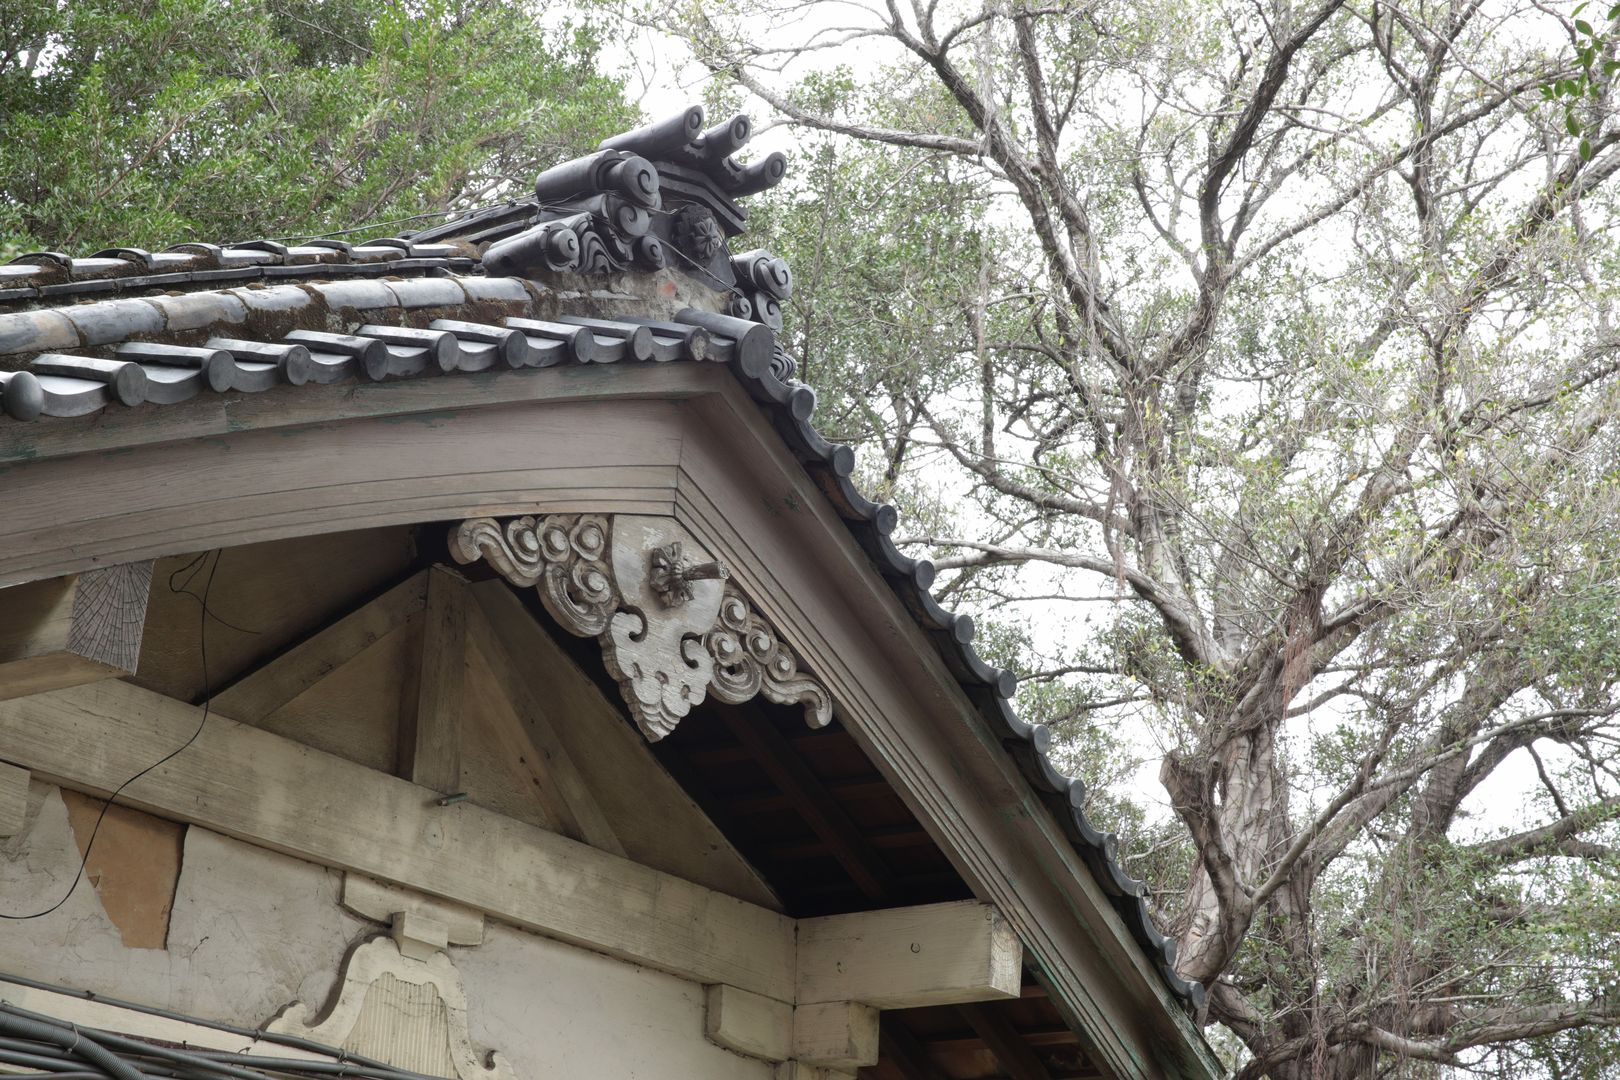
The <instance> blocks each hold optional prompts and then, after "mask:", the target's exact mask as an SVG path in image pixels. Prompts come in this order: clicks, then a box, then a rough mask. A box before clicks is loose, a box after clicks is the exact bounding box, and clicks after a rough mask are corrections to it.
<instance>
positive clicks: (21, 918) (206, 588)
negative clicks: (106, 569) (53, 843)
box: [0, 548, 224, 922]
mask: <svg viewBox="0 0 1620 1080" xmlns="http://www.w3.org/2000/svg"><path fill="white" fill-rule="evenodd" d="M209 554H210V553H209V552H204V553H203V554H202V555H200V556H198V557H197V559H193V560H192V561H191V563H188V564H187V565H186V566H183V567H181V568H180V569H179V570H176V571H175V572H174V573H173V574H170V575H169V591H170V592H173V593H184V594H185V595H186V596H190V597H192V598H193V599H198V598H197V596H196V594H195V593H191V592H187V591H186V590H185V589H176V588H175V587H174V581H175V578H176V577H178V576H179V575H180V574H182V573H184V572H185V571H186V569H187V568H188V567H190V566H194V565H198V562H199V560H201V561H203V562H206V561H207V559H208V555H209ZM212 554H213V556H214V561H213V565H212V566H211V567H210V568H209V570H208V580H207V581H206V582H204V584H203V591H202V597H201V598H200V600H199V601H198V602H199V604H200V607H201V611H199V612H198V614H197V648H198V652H199V654H200V656H201V659H202V677H203V707H202V718H201V719H199V720H198V721H197V730H196V731H193V732H192V733H191V738H189V739H187V740H186V741H185V742H183V743H181V744H180V745H179V746H178V747H176V748H175V749H173V750H171V751H169V753H167V754H165V755H164V756H163V757H161V758H159V759H158V760H157V761H154V762H153V763H152V764H150V765H148V766H147V767H146V768H144V769H142V770H141V771H140V772H138V773H136V774H135V775H134V776H132V777H130V778H129V779H128V780H125V781H124V782H123V783H122V784H119V785H118V787H117V788H115V789H114V790H113V793H112V794H111V795H109V796H107V801H106V802H104V803H102V804H101V813H99V814H97V815H96V823H95V825H94V826H93V827H92V828H91V830H90V840H89V842H88V843H86V844H85V845H84V855H83V857H81V858H80V859H79V869H78V871H77V872H76V873H75V874H74V875H73V882H72V884H70V885H69V886H68V887H67V892H65V893H63V894H62V896H61V898H60V899H58V900H57V901H56V903H54V904H52V905H51V906H50V907H48V908H45V909H43V910H41V911H35V912H31V913H30V914H27V915H14V914H11V913H10V912H5V911H0V919H7V920H10V921H12V922H26V921H27V920H29V919H42V918H44V917H45V916H46V915H49V914H50V913H51V912H53V911H55V910H56V909H57V908H59V907H61V906H62V905H63V904H65V903H67V902H68V898H69V897H70V896H72V895H73V893H74V890H76V889H77V888H78V887H79V882H80V881H82V880H84V869H85V867H86V866H88V865H89V864H90V853H91V852H92V851H94V850H95V847H96V838H97V837H98V836H100V835H101V823H102V822H103V821H105V820H107V811H108V810H111V809H112V807H113V803H114V802H116V801H117V800H118V796H119V795H121V794H123V791H124V789H125V788H127V787H129V785H131V784H133V783H134V782H135V781H137V780H139V779H140V778H141V777H143V776H145V775H146V774H147V773H149V772H151V771H152V770H153V769H156V768H159V767H160V766H163V765H166V764H168V763H169V762H170V761H173V760H174V759H175V758H176V757H177V756H178V755H179V754H180V752H181V751H182V750H185V749H186V748H187V747H189V746H190V745H191V744H192V743H194V742H196V741H197V738H198V736H200V735H201V734H202V733H203V727H204V725H206V724H207V723H208V711H209V706H210V704H211V702H210V701H209V698H210V697H211V696H212V693H211V690H210V687H209V683H208V594H209V592H210V591H211V590H212V589H213V587H214V574H215V572H216V571H218V570H219V560H220V559H221V558H222V557H223V555H224V553H223V551H221V550H220V549H219V548H215V549H214V551H213V552H212ZM195 577H196V573H193V574H192V576H191V577H189V578H187V579H186V584H187V585H190V584H191V582H192V580H194V579H195Z"/></svg>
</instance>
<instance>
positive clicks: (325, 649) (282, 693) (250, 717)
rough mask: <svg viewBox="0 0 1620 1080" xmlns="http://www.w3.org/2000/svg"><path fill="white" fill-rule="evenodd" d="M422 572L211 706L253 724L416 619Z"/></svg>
mask: <svg viewBox="0 0 1620 1080" xmlns="http://www.w3.org/2000/svg"><path fill="white" fill-rule="evenodd" d="M427 580H428V575H427V571H425V570H424V571H421V572H419V573H416V574H413V575H411V576H410V577H409V578H407V579H406V580H404V581H402V582H400V583H399V584H398V585H395V586H394V587H393V588H391V589H389V590H388V591H387V592H385V593H383V594H382V595H381V596H378V597H375V598H374V599H372V600H369V601H367V602H366V603H365V604H363V605H361V606H360V607H358V608H356V609H355V610H353V611H351V612H349V613H348V614H347V615H344V616H343V617H342V618H340V619H338V620H337V621H336V622H333V623H331V624H330V625H328V626H326V627H324V628H323V629H321V630H320V631H318V632H317V633H315V634H312V635H311V636H309V637H307V638H305V639H304V640H303V641H301V642H299V643H298V644H297V645H294V646H293V647H292V648H290V649H288V650H287V651H286V652H283V653H281V654H280V655H278V656H276V657H275V658H273V659H272V660H270V661H269V662H267V663H265V664H263V665H262V666H260V667H259V668H257V669H255V670H254V671H251V672H249V673H248V674H246V675H244V676H242V678H240V679H238V680H236V682H234V683H232V684H231V685H230V686H228V687H226V688H225V689H224V690H221V691H220V692H219V693H217V694H215V695H214V697H213V708H214V709H216V710H218V711H219V712H221V713H223V714H225V715H226V716H229V717H230V718H231V719H233V720H240V721H242V722H244V723H248V724H258V723H260V722H261V721H263V720H264V719H265V718H266V717H268V716H269V715H270V714H271V713H273V712H275V711H276V710H277V709H279V708H281V707H282V706H283V705H286V704H287V703H288V702H289V701H292V700H293V699H294V698H296V697H298V695H300V694H302V693H304V691H306V690H308V689H309V688H310V687H312V686H314V685H315V684H316V683H318V682H320V681H321V680H322V679H324V678H326V677H327V676H328V675H330V674H332V672H334V671H336V670H337V669H338V668H340V667H342V666H343V665H344V664H345V663H347V662H348V661H350V660H352V659H354V658H355V657H356V656H358V655H360V654H361V653H362V652H364V651H365V650H366V649H368V648H370V647H371V646H372V645H374V644H376V643H377V642H378V641H380V640H382V639H383V638H384V637H386V636H387V635H388V634H389V633H391V632H392V631H394V630H396V629H398V628H399V627H401V626H403V625H404V624H405V623H406V621H407V620H408V619H410V618H412V617H419V616H420V615H421V613H422V609H423V607H424V606H425V604H426V602H427Z"/></svg>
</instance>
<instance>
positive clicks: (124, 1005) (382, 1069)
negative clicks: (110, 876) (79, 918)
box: [0, 972, 442, 1080]
mask: <svg viewBox="0 0 1620 1080" xmlns="http://www.w3.org/2000/svg"><path fill="white" fill-rule="evenodd" d="M0 982H7V983H12V984H13V985H16V986H26V987H28V988H29V989H32V990H44V991H47V992H49V993H53V994H62V995H64V996H66V997H75V998H81V999H83V1000H85V1001H96V1002H100V1003H101V1004H103V1005H109V1006H111V1007H113V1008H115V1009H128V1010H130V1011H131V1012H138V1013H145V1014H146V1015H148V1016H159V1017H162V1018H163V1019H165V1020H178V1021H180V1022H182V1023H187V1024H196V1025H197V1026H198V1027H205V1028H210V1029H212V1030H214V1031H223V1032H227V1033H229V1034H231V1035H238V1036H241V1037H242V1038H247V1039H253V1040H255V1041H259V1042H267V1043H274V1044H276V1045H278V1046H286V1047H290V1048H292V1049H294V1050H308V1051H309V1052H310V1053H314V1054H321V1055H323V1056H325V1057H329V1058H332V1059H333V1062H334V1063H341V1062H353V1063H354V1064H356V1065H360V1066H363V1067H364V1068H366V1069H370V1070H372V1071H374V1072H378V1073H382V1074H385V1075H387V1076H389V1077H399V1078H402V1080H442V1078H441V1077H427V1076H424V1075H423V1074H421V1073H413V1072H410V1071H409V1070H406V1069H398V1068H395V1067H394V1066H392V1065H390V1064H388V1063H387V1062H385V1061H379V1060H377V1059H376V1058H370V1057H366V1056H365V1055H363V1054H356V1053H353V1052H352V1051H349V1050H344V1049H343V1048H341V1047H337V1046H328V1045H327V1044H325V1043H319V1042H316V1041H315V1040H313V1039H304V1038H300V1037H299V1036H297V1035H287V1034H283V1033H282V1032H278V1031H265V1030H264V1029H263V1028H250V1027H242V1026H240V1025H237V1024H227V1023H224V1022H222V1021H219V1020H204V1019H201V1018H199V1017H195V1016H187V1015H186V1014H185V1013H180V1012H175V1011H174V1010H172V1009H163V1008H159V1007H157V1006H155V1005H142V1004H140V1003H138V1002H134V1001H124V1000H122V999H120V998H113V997H105V996H103V995H101V994H97V993H94V992H92V991H89V990H76V989H73V988H72V987H67V986H58V985H56V984H55V983H48V982H41V981H40V980H38V979H28V978H24V977H23V976H21V975H8V974H5V973H4V972H0ZM318 1064H322V1065H325V1064H328V1063H326V1062H320V1063H318Z"/></svg>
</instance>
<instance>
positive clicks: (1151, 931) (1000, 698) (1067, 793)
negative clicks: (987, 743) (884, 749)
mask: <svg viewBox="0 0 1620 1080" xmlns="http://www.w3.org/2000/svg"><path fill="white" fill-rule="evenodd" d="M735 370H736V373H737V375H738V377H739V378H740V379H742V381H743V385H744V386H745V387H747V388H748V391H749V393H750V394H751V395H752V396H753V397H754V398H755V400H757V401H759V402H760V403H761V404H763V405H765V406H766V413H767V415H768V416H770V418H771V420H772V423H773V424H774V425H775V427H776V429H777V431H778V433H779V434H781V436H782V437H783V439H784V441H785V442H786V443H787V445H788V447H789V448H790V449H791V450H792V451H793V452H794V454H795V455H796V456H797V457H798V459H799V461H800V462H801V463H802V464H803V465H804V467H805V470H806V472H808V473H809V475H810V477H811V478H812V479H813V480H814V481H815V482H816V484H817V486H819V487H820V488H821V490H822V491H823V492H824V493H825V494H826V496H827V498H828V500H829V501H830V502H831V503H832V505H833V507H834V508H835V509H836V510H837V511H838V515H839V516H840V517H841V518H843V520H844V523H845V524H846V525H847V526H848V527H849V531H850V534H851V535H852V536H853V537H854V538H855V541H856V543H858V544H859V545H860V546H861V548H862V549H863V550H864V551H865V552H866V554H867V556H868V557H869V558H870V559H871V560H872V562H873V564H874V566H876V568H877V570H878V572H879V573H880V574H882V575H883V577H884V579H885V580H886V581H887V582H888V583H889V587H890V588H892V589H893V590H894V593H895V596H896V597H898V598H899V600H900V602H901V604H902V605H904V606H905V608H906V610H907V611H908V612H910V614H911V616H912V618H913V619H915V620H916V622H917V624H918V626H920V627H921V628H922V629H923V631H924V632H926V633H927V634H928V636H929V638H930V640H932V641H933V643H934V646H935V648H936V649H937V650H938V651H939V654H940V656H941V657H942V658H943V659H944V661H945V664H946V666H947V667H948V668H949V669H950V671H951V674H952V675H953V676H955V678H956V680H957V682H958V684H959V685H960V686H961V687H962V690H963V692H964V693H965V694H966V695H967V697H968V699H969V700H970V701H971V702H973V704H974V706H975V707H976V708H977V709H978V711H979V714H980V715H981V716H983V717H984V719H985V721H986V722H987V723H988V724H989V725H990V729H991V731H993V732H995V733H996V734H997V735H998V736H999V737H1000V738H1001V741H1002V745H1003V746H1005V747H1006V748H1007V750H1008V752H1010V753H1011V754H1012V755H1013V758H1014V760H1015V761H1017V763H1018V765H1019V771H1021V772H1022V773H1023V774H1024V777H1025V779H1027V780H1028V781H1029V782H1030V784H1031V785H1032V786H1033V787H1034V789H1035V791H1036V792H1037V793H1038V794H1039V795H1040V796H1041V798H1042V801H1043V802H1045V803H1046V804H1047V806H1048V808H1049V809H1051V811H1052V813H1053V815H1054V816H1055V817H1056V818H1057V820H1058V822H1059V823H1060V824H1061V825H1062V826H1063V830H1064V832H1065V834H1066V835H1067V836H1068V838H1069V841H1070V843H1072V844H1073V845H1074V848H1075V850H1076V851H1077V852H1078V853H1079V854H1080V856H1081V857H1082V858H1083V859H1084V860H1085V862H1086V865H1087V866H1089V867H1090V868H1091V872H1092V874H1093V876H1094V877H1095V878H1096V880H1097V883H1098V884H1099V885H1100V886H1101V887H1102V889H1103V891H1104V892H1105V893H1107V894H1108V897H1109V900H1110V901H1111V902H1112V903H1113V905H1114V909H1115V910H1116V911H1117V912H1118V913H1119V915H1120V917H1121V918H1122V919H1123V920H1124V922H1125V926H1126V927H1127V929H1129V931H1130V933H1131V936H1132V937H1133V938H1135V939H1136V942H1137V944H1138V945H1139V946H1141V948H1142V949H1143V951H1144V952H1146V953H1147V956H1148V959H1149V961H1150V962H1151V963H1152V964H1153V966H1154V967H1155V968H1156V969H1157V970H1158V972H1159V975H1160V976H1161V977H1162V978H1163V979H1164V982H1165V984H1166V985H1167V986H1168V987H1169V988H1170V990H1171V992H1172V993H1174V994H1175V995H1176V996H1177V997H1179V998H1181V999H1182V1000H1183V1001H1185V1002H1187V1003H1188V1005H1189V1006H1190V1007H1191V1008H1192V1009H1193V1010H1195V1011H1201V1010H1202V1009H1203V1005H1204V997H1205V990H1204V986H1203V984H1201V983H1198V982H1190V981H1188V980H1186V979H1183V978H1182V977H1181V976H1180V975H1178V974H1176V943H1175V941H1174V940H1173V939H1171V938H1168V937H1166V936H1165V935H1164V934H1162V933H1160V932H1159V928H1158V927H1157V926H1156V925H1155V924H1154V922H1153V915H1152V913H1151V911H1150V910H1149V908H1148V900H1147V897H1148V890H1147V887H1146V886H1145V885H1144V884H1143V883H1142V882H1140V881H1137V880H1136V879H1135V878H1133V877H1131V876H1130V875H1129V874H1127V873H1126V872H1125V869H1124V867H1123V866H1122V865H1121V864H1120V861H1119V841H1118V838H1117V837H1116V836H1115V835H1114V834H1113V833H1110V832H1103V831H1101V830H1099V829H1098V828H1097V827H1096V826H1095V825H1093V824H1092V822H1091V820H1090V819H1089V818H1088V817H1087V816H1086V811H1085V801H1086V787H1085V784H1084V783H1083V782H1082V781H1081V780H1080V779H1079V778H1077V777H1072V776H1067V775H1065V774H1064V772H1063V770H1062V769H1060V768H1058V766H1057V764H1056V763H1055V762H1054V761H1053V760H1052V754H1051V752H1052V741H1053V736H1052V731H1051V729H1050V728H1048V727H1047V726H1046V725H1044V724H1029V723H1026V722H1024V721H1023V720H1022V719H1020V718H1019V716H1018V713H1017V711H1016V710H1015V709H1014V708H1013V703H1012V697H1013V694H1014V692H1015V691H1016V689H1017V685H1018V680H1017V676H1016V675H1015V674H1014V673H1013V672H1011V671H1008V670H1006V669H1004V668H998V667H994V666H992V665H990V664H987V663H986V662H985V661H984V660H983V658H981V657H980V656H979V654H978V652H977V651H976V650H975V649H974V648H973V636H974V626H973V619H972V617H971V616H969V615H965V614H958V613H956V612H951V611H946V610H945V609H944V608H942V607H940V605H939V603H938V601H936V600H935V599H934V596H933V593H932V592H930V591H929V590H930V586H931V585H932V584H933V581H934V566H933V563H931V562H929V561H928V560H926V559H913V558H910V557H909V556H907V555H905V554H903V553H902V552H901V551H900V549H899V548H897V547H895V545H894V542H893V540H892V539H891V537H892V536H893V534H894V528H895V525H896V524H897V523H898V520H899V515H898V513H897V512H896V510H895V508H894V507H893V506H890V505H888V504H886V503H874V502H872V501H871V500H869V499H867V498H866V497H865V496H864V495H862V494H861V493H860V492H859V491H858V490H857V489H856V487H855V485H854V484H853V483H852V482H851V481H850V475H851V473H852V472H853V470H854V467H855V455H854V452H853V451H852V450H851V449H850V448H849V447H848V446H843V445H839V444H836V443H831V442H828V441H827V440H826V439H824V438H822V437H821V435H820V434H819V433H818V432H817V431H816V430H815V428H814V427H813V426H812V425H811V423H810V419H811V415H812V413H813V411H814V409H815V400H816V396H815V392H814V391H813V390H811V389H810V388H809V387H808V386H805V385H803V384H799V383H784V382H782V381H781V380H780V379H778V378H776V376H775V375H773V374H772V373H771V372H770V371H769V370H762V371H750V370H748V369H747V367H746V366H741V365H739V366H737V367H736V369H735Z"/></svg>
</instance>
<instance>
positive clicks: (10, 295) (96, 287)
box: [0, 238, 475, 302]
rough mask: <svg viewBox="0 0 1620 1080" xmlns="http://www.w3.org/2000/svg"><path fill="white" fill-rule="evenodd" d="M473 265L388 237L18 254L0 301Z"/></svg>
mask: <svg viewBox="0 0 1620 1080" xmlns="http://www.w3.org/2000/svg"><path fill="white" fill-rule="evenodd" d="M473 265H475V260H474V259H472V258H470V257H468V253H467V252H466V251H465V250H464V249H463V248H462V247H460V246H459V245H456V244H424V243H415V242H413V241H411V240H406V239H400V238H389V239H383V240H368V241H366V242H365V243H363V244H350V243H347V242H345V241H342V240H308V241H305V242H304V243H302V244H298V245H294V246H290V247H289V246H288V245H286V244H283V243H281V242H279V241H276V240H250V241H245V242H242V243H238V244H229V245H223V246H222V245H219V244H200V243H191V244H176V245H174V246H173V247H169V248H166V249H164V250H163V251H158V252H152V251H146V250H144V249H142V248H133V247H121V248H108V249H106V250H105V251H98V252H96V253H95V254H94V255H91V256H89V257H87V258H73V257H70V256H67V255H64V254H62V253H61V252H58V251H36V252H31V253H29V254H26V255H19V256H17V257H16V258H15V259H12V260H11V261H10V262H9V263H6V264H4V265H0V302H5V301H19V300H46V299H52V298H59V297H79V296H90V295H96V294H101V293H112V292H122V291H126V290H135V289H164V288H172V287H175V286H179V285H197V284H202V283H205V282H231V283H235V282H241V281H251V280H254V279H256V278H262V277H270V278H274V277H283V276H285V277H300V276H304V275H306V274H308V273H309V272H310V268H319V272H320V273H322V274H325V275H328V276H332V277H342V276H344V275H346V274H358V275H369V274H378V273H396V272H400V271H420V270H427V269H432V268H435V267H443V268H447V269H451V270H466V269H470V268H471V267H472V266H473Z"/></svg>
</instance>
